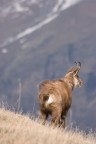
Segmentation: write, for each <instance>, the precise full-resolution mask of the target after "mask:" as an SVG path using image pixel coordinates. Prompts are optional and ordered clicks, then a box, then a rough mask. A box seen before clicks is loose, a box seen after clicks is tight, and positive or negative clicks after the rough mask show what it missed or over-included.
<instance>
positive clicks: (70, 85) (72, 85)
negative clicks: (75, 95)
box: [64, 77, 74, 91]
mask: <svg viewBox="0 0 96 144" xmlns="http://www.w3.org/2000/svg"><path fill="white" fill-rule="evenodd" d="M64 82H65V83H66V84H67V86H68V88H69V89H70V91H73V89H74V83H73V81H72V79H71V78H67V77H65V78H64Z"/></svg>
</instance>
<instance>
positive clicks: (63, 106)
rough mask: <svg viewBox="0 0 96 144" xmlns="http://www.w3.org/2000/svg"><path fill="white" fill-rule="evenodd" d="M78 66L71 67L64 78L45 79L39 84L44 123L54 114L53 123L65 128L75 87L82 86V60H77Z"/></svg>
mask: <svg viewBox="0 0 96 144" xmlns="http://www.w3.org/2000/svg"><path fill="white" fill-rule="evenodd" d="M75 63H76V68H74V67H71V68H70V70H69V71H68V73H67V74H66V75H65V77H63V78H62V79H58V80H45V81H43V82H42V83H41V84H40V85H39V106H40V118H41V119H42V124H45V122H46V119H47V118H48V115H51V116H52V120H51V125H52V126H53V127H55V126H60V127H63V128H65V119H66V115H67V112H68V110H69V108H70V106H71V104H72V91H73V89H74V87H81V86H82V80H81V79H80V78H79V76H78V73H79V70H80V68H81V63H80V62H75Z"/></svg>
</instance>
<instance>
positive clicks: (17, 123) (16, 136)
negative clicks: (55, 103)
mask: <svg viewBox="0 0 96 144" xmlns="http://www.w3.org/2000/svg"><path fill="white" fill-rule="evenodd" d="M45 143H46V144H51V143H52V144H53V143H54V144H96V137H95V136H94V135H93V134H92V133H90V134H89V135H86V134H84V133H83V132H80V131H73V130H70V131H61V130H60V129H52V128H50V127H48V126H42V125H41V124H40V123H39V122H38V121H36V120H35V121H34V120H31V119H30V118H29V117H28V116H24V115H20V114H17V113H16V114H15V113H13V112H11V111H8V110H5V109H0V144H45Z"/></svg>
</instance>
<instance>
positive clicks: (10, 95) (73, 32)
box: [0, 0, 96, 131]
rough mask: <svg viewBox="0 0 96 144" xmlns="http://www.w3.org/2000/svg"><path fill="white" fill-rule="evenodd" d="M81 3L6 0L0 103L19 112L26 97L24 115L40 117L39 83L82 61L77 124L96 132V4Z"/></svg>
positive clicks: (1, 16) (0, 20)
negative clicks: (32, 114) (17, 109)
mask: <svg viewBox="0 0 96 144" xmlns="http://www.w3.org/2000/svg"><path fill="white" fill-rule="evenodd" d="M72 2H73V3H72ZM75 2H77V1H75V0H73V1H71V0H68V1H64V0H58V1H55V0H53V1H51V0H47V1H44V0H41V1H40V0H37V1H33V0H30V1H26V0H24V1H18V0H14V1H11V0H8V1H7V0H5V1H4V0H2V1H0V10H1V13H0V33H1V36H0V101H1V102H4V103H8V105H9V106H14V107H15V108H17V107H18V100H19V97H20V96H21V99H20V100H19V101H20V108H22V110H23V111H24V113H26V112H32V113H34V114H35V115H37V113H38V85H39V83H40V82H41V81H43V80H45V79H58V78H62V77H63V76H64V75H65V74H66V73H67V71H68V70H69V68H70V67H71V66H72V65H74V61H81V63H82V67H81V71H80V77H81V78H82V80H83V87H82V88H81V89H76V90H74V92H73V103H72V115H71V120H72V122H73V126H77V127H80V128H81V129H85V130H86V131H87V130H89V129H90V128H92V129H93V130H95V129H96V124H95V121H96V114H95V111H96V106H95V105H96V97H95V94H96V89H95V85H96V68H95V66H96V60H95V59H96V58H95V52H96V28H95V26H96V9H95V7H96V1H95V0H93V1H78V3H76V4H75ZM68 117H70V114H69V115H68ZM67 121H68V122H67V123H68V124H69V118H68V120H67Z"/></svg>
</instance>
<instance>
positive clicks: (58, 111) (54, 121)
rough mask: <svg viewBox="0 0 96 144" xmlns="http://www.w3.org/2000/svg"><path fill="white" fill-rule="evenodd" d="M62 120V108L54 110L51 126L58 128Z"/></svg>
mask: <svg viewBox="0 0 96 144" xmlns="http://www.w3.org/2000/svg"><path fill="white" fill-rule="evenodd" d="M60 118H61V108H59V107H58V108H54V109H53V111H52V121H51V125H52V127H53V128H54V127H56V126H57V125H58V124H59V123H60Z"/></svg>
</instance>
